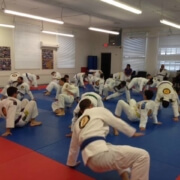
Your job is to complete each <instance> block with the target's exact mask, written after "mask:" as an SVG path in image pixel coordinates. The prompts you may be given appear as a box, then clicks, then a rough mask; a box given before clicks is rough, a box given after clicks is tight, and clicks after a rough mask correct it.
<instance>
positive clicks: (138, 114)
mask: <svg viewBox="0 0 180 180" xmlns="http://www.w3.org/2000/svg"><path fill="white" fill-rule="evenodd" d="M134 110H135V113H136V116H137V117H138V118H140V117H141V115H140V113H139V112H138V109H137V107H134Z"/></svg>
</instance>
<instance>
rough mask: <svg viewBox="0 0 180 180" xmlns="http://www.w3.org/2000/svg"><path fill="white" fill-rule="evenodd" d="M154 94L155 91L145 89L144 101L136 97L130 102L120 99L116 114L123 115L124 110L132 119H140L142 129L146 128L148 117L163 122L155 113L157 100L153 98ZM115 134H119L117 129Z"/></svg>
mask: <svg viewBox="0 0 180 180" xmlns="http://www.w3.org/2000/svg"><path fill="white" fill-rule="evenodd" d="M153 95H154V93H153V91H151V90H145V91H144V94H143V98H144V100H143V101H139V102H136V101H135V100H134V99H131V100H130V101H129V104H127V103H126V102H125V101H123V100H119V101H118V103H117V105H116V109H115V115H116V116H117V117H121V114H122V112H123V111H124V113H125V114H126V115H127V117H128V119H129V120H130V121H132V122H135V121H139V128H140V130H141V131H144V130H146V124H147V121H148V117H152V119H153V123H154V124H161V122H158V120H157V116H156V114H155V113H154V110H155V102H154V101H153V100H151V99H152V98H153ZM114 134H115V135H118V131H117V130H116V129H114Z"/></svg>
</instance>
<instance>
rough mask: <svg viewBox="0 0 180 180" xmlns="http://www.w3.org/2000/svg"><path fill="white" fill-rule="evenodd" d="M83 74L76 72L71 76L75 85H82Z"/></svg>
mask: <svg viewBox="0 0 180 180" xmlns="http://www.w3.org/2000/svg"><path fill="white" fill-rule="evenodd" d="M84 76H85V73H78V74H76V75H75V76H74V77H73V78H74V81H75V85H76V86H78V87H79V86H84Z"/></svg>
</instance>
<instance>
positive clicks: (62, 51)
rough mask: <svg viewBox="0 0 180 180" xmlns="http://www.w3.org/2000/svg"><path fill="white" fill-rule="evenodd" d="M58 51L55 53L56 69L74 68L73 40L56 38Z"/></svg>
mask: <svg viewBox="0 0 180 180" xmlns="http://www.w3.org/2000/svg"><path fill="white" fill-rule="evenodd" d="M58 42H59V45H60V46H59V49H58V52H57V67H58V68H74V67H75V38H70V37H62V36H59V37H58Z"/></svg>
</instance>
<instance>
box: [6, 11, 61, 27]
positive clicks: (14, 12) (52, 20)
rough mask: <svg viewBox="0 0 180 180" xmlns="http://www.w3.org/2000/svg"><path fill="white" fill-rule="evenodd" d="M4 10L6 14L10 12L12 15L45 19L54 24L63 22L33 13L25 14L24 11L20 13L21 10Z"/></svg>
mask: <svg viewBox="0 0 180 180" xmlns="http://www.w3.org/2000/svg"><path fill="white" fill-rule="evenodd" d="M4 12H5V13H7V14H12V15H16V16H21V17H27V18H30V19H36V20H41V21H47V22H51V23H56V24H64V22H63V21H58V20H55V19H49V18H44V17H40V16H35V15H31V14H26V13H21V12H16V11H11V10H6V9H5V10H4Z"/></svg>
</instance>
